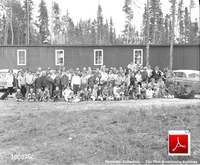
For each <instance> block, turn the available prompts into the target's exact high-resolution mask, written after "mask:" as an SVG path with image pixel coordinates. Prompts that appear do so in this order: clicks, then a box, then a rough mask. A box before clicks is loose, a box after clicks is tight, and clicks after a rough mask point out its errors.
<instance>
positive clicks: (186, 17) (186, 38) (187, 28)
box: [184, 7, 190, 43]
mask: <svg viewBox="0 0 200 165" xmlns="http://www.w3.org/2000/svg"><path fill="white" fill-rule="evenodd" d="M184 27H185V30H184V41H185V43H189V40H190V14H189V12H188V8H187V7H185V15H184Z"/></svg>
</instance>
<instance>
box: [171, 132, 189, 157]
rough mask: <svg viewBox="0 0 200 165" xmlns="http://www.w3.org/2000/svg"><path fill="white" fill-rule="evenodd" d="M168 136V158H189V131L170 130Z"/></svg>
mask: <svg viewBox="0 0 200 165" xmlns="http://www.w3.org/2000/svg"><path fill="white" fill-rule="evenodd" d="M168 136H169V145H168V147H169V150H168V155H169V156H189V155H190V131H189V130H170V131H168Z"/></svg>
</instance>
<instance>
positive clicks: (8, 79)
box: [6, 73, 14, 87]
mask: <svg viewBox="0 0 200 165" xmlns="http://www.w3.org/2000/svg"><path fill="white" fill-rule="evenodd" d="M6 82H7V87H13V82H14V76H13V75H12V74H10V73H9V74H7V75H6Z"/></svg>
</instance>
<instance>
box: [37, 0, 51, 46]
mask: <svg viewBox="0 0 200 165" xmlns="http://www.w3.org/2000/svg"><path fill="white" fill-rule="evenodd" d="M38 12H39V16H38V21H39V23H38V27H39V33H40V41H41V43H43V42H44V40H45V39H46V38H47V36H49V34H50V33H49V28H48V26H49V18H48V11H47V7H46V3H45V1H44V0H41V2H40V4H39V11H38Z"/></svg>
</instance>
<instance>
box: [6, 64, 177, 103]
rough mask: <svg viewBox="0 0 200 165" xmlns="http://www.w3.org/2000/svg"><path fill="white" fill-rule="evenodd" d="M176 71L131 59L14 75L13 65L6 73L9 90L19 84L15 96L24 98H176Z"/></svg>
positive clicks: (29, 99) (74, 99)
mask: <svg viewBox="0 0 200 165" xmlns="http://www.w3.org/2000/svg"><path fill="white" fill-rule="evenodd" d="M172 77H173V72H172V71H171V70H169V69H168V68H164V69H163V70H162V71H161V70H160V69H159V67H158V66H156V67H155V69H151V67H150V66H147V67H143V66H142V65H139V64H133V62H131V63H130V64H129V65H128V66H127V67H126V68H122V67H120V68H118V69H117V68H114V67H111V68H107V67H106V66H105V65H103V66H100V67H94V68H91V67H88V68H85V67H84V68H83V69H79V68H76V70H72V69H70V70H66V69H65V67H60V69H53V70H52V69H51V68H47V69H45V70H42V68H41V67H39V68H38V70H37V71H36V72H34V73H33V72H32V71H31V70H29V69H26V70H25V71H23V70H22V69H20V70H19V72H18V74H16V75H14V76H13V71H12V69H10V70H9V73H8V75H7V76H6V80H7V87H8V93H9V94H10V95H12V92H13V87H16V88H17V93H16V96H15V97H16V100H17V101H24V100H25V99H27V100H28V101H59V100H61V99H64V100H65V101H68V102H79V101H89V100H92V101H96V100H100V101H104V100H130V99H135V100H137V99H150V98H174V95H175V92H176V89H175V88H174V83H173V82H172Z"/></svg>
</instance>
